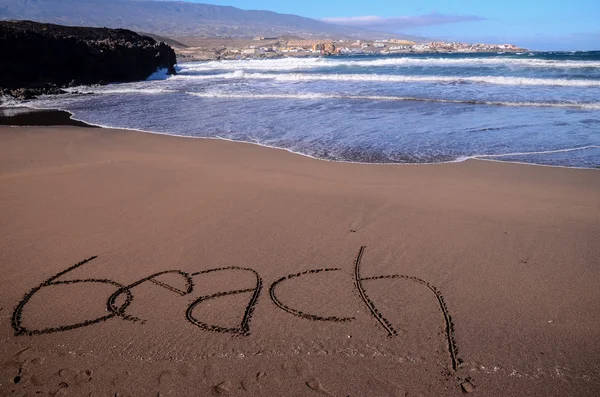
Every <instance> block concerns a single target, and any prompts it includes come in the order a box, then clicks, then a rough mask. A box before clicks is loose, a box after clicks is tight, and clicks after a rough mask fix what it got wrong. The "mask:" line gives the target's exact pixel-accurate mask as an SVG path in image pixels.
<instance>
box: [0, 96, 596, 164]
mask: <svg viewBox="0 0 600 397" xmlns="http://www.w3.org/2000/svg"><path fill="white" fill-rule="evenodd" d="M6 110H13V111H14V110H24V114H17V115H16V116H6V115H4V114H3V112H5V111H6ZM11 122H12V123H16V124H11ZM28 123H30V124H28ZM0 126H16V127H18V126H25V127H40V126H78V127H86V128H102V129H116V130H123V131H136V132H140V133H145V134H155V135H165V136H172V137H177V138H191V139H207V140H219V141H225V142H234V143H245V144H250V145H256V146H259V147H264V148H268V149H276V150H283V151H285V152H288V153H291V154H295V155H299V156H302V157H307V158H310V159H313V160H319V161H325V162H333V163H347V164H363V165H410V166H418V165H435V164H454V163H462V162H466V161H468V160H478V161H489V162H497V163H507V164H519V165H529V166H538V167H549V168H564V169H576V170H600V166H596V167H593V168H589V167H573V166H564V165H549V164H536V163H526V162H519V161H503V160H498V159H495V158H491V157H503V156H511V155H521V154H543V153H555V152H563V151H564V152H570V151H577V150H585V149H590V148H595V147H596V146H587V147H581V148H570V149H563V150H555V151H549V152H532V153H507V154H499V155H473V156H465V157H460V158H457V159H455V160H450V161H440V162H435V163H396V162H380V163H370V162H361V161H350V160H334V159H324V158H319V157H315V156H312V155H309V154H305V153H301V152H296V151H293V150H291V149H287V148H281V147H277V146H271V145H267V144H263V143H258V142H251V141H238V140H233V139H228V138H223V137H219V136H215V137H203V136H189V135H177V134H170V133H166V132H156V131H145V130H140V129H135V128H127V127H110V126H105V125H101V124H92V123H88V122H86V121H84V120H80V119H77V118H75V117H74V114H73V113H71V112H70V111H68V110H65V109H44V108H35V107H28V106H14V107H2V106H0Z"/></svg>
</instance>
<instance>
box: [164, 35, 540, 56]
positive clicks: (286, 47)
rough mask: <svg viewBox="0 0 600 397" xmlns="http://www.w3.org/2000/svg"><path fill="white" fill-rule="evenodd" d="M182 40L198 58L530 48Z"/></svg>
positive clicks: (403, 42)
mask: <svg viewBox="0 0 600 397" xmlns="http://www.w3.org/2000/svg"><path fill="white" fill-rule="evenodd" d="M180 41H181V42H182V43H185V47H184V48H182V47H180V48H177V46H175V48H176V51H177V54H178V57H180V58H191V59H194V60H211V59H245V58H278V57H302V56H328V55H375V54H381V55H391V54H411V53H490V52H499V53H503V52H510V53H519V52H526V51H528V50H527V49H525V48H521V47H518V46H516V45H514V44H484V43H479V44H468V43H460V42H444V41H432V42H414V41H409V40H403V39H382V40H374V41H364V40H320V39H313V40H306V39H299V38H288V39H286V38H280V37H255V38H254V39H249V40H241V39H190V40H185V39H181V40H180Z"/></svg>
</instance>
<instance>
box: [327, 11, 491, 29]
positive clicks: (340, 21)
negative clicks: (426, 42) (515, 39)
mask: <svg viewBox="0 0 600 397" xmlns="http://www.w3.org/2000/svg"><path fill="white" fill-rule="evenodd" d="M484 19H485V18H482V17H478V16H475V15H445V14H440V13H439V12H437V11H434V12H432V13H430V14H425V15H416V16H399V17H380V16H374V15H366V16H359V17H334V18H322V19H321V20H322V21H323V22H328V23H332V24H335V25H344V26H352V27H357V28H367V29H368V28H377V29H388V30H398V29H409V28H416V27H421V26H431V25H443V24H448V23H458V22H472V21H482V20H484Z"/></svg>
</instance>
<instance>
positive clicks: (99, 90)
mask: <svg viewBox="0 0 600 397" xmlns="http://www.w3.org/2000/svg"><path fill="white" fill-rule="evenodd" d="M65 90H66V91H67V92H70V93H79V94H146V95H156V94H169V93H173V92H177V91H175V90H169V89H164V88H136V87H115V86H114V85H108V86H99V87H94V86H81V87H74V88H67V89H65Z"/></svg>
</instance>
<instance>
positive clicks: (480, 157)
mask: <svg viewBox="0 0 600 397" xmlns="http://www.w3.org/2000/svg"><path fill="white" fill-rule="evenodd" d="M590 149H600V145H589V146H580V147H574V148H568V149H555V150H542V151H537V152H536V151H533V152H516V153H502V154H478V155H474V156H471V158H477V159H484V158H495V157H517V156H532V155H540V154H555V153H569V152H577V151H581V150H590Z"/></svg>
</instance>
